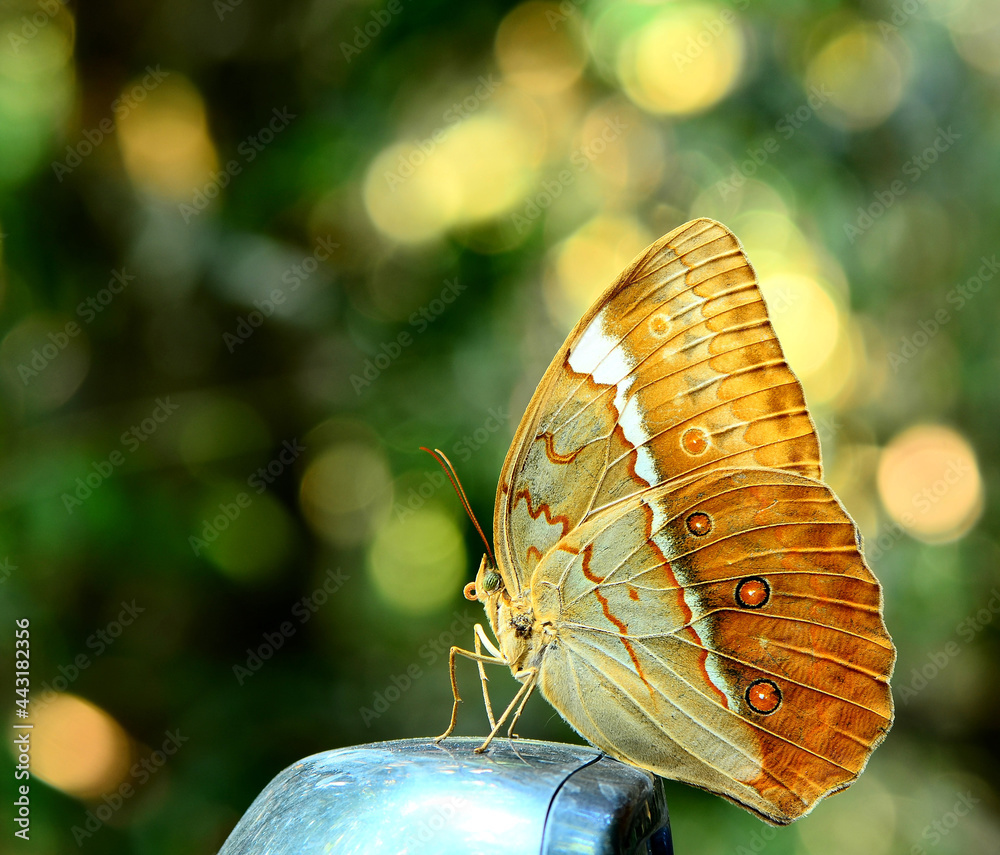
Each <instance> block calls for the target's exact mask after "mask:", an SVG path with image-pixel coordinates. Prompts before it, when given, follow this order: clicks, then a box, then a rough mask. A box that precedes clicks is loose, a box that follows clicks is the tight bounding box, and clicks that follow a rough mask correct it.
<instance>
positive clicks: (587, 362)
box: [569, 309, 615, 382]
mask: <svg viewBox="0 0 1000 855" xmlns="http://www.w3.org/2000/svg"><path fill="white" fill-rule="evenodd" d="M614 346H615V342H614V341H613V340H612V339H611V338H609V337H608V336H606V335H605V334H604V309H601V311H599V312H598V313H597V314H596V315H594V319H593V320H592V321H591V322H590V325H589V326H588V327H587V328H586V329H585V330H584V331H583V335H581V336H580V340H579V341H578V342H577V343H576V344H574V345H573V347H571V348H570V351H569V367H570V368H572V369H573V370H574V371H575V372H576V373H577V374H593V373H594V371H595V370H596V369H597V366H598V365H599V364H600V362H601V360H602V359H604V357H605V356H607V355H608V352H609V351H610V350H611V349H612V348H613V347H614ZM594 379H595V380H596V379H597V378H596V377H595V378H594ZM598 382H600V381H598Z"/></svg>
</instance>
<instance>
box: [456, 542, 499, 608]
mask: <svg viewBox="0 0 1000 855" xmlns="http://www.w3.org/2000/svg"><path fill="white" fill-rule="evenodd" d="M506 593H507V591H506V589H505V588H504V584H503V577H502V576H501V575H500V574H499V573H498V572H497V568H496V567H494V566H493V564H492V562H491V561H490V559H489V556H488V555H484V556H483V560H482V561H480V562H479V572H478V573H476V581H475V582H470V583H469V584H468V585H466V586H465V598H466V599H467V600H479V602H481V603H483V604H486V603H488V602H489V599H490V598H491V597H500V596H504V595H505V594H506ZM487 611H490V609H489V608H487Z"/></svg>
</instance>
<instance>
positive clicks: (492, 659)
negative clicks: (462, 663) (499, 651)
mask: <svg viewBox="0 0 1000 855" xmlns="http://www.w3.org/2000/svg"><path fill="white" fill-rule="evenodd" d="M459 654H461V655H462V656H464V657H465V658H466V659H472V660H473V661H474V662H485V663H487V664H493V665H506V664H507V660H506V659H503V658H500V657H497V656H484V655H483V654H481V653H473V652H472V651H471V650H463V649H462V648H461V647H452V648H451V651H450V652H449V653H448V671H449V673H450V674H451V694H452V696H453V697H454V698H455V702H454V703H453V704H452V705H451V721H450V722H449V724H448V729H447V730H446V731H445V732H444V733H442V734H441V735H440V736H438V737H437V738H435V740H434V741H435V742H440V741H441V740H442V739H447V738H448V737H449V736H451V733H452V731H453V730H454V729H455V723H456V722H457V721H458V705H459V704H460V703H462V698H461V697H460V696H459V694H458V681H457V680H456V679H455V657H456V656H457V655H459Z"/></svg>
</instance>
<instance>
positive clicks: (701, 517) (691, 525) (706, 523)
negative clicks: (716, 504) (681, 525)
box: [687, 512, 712, 537]
mask: <svg viewBox="0 0 1000 855" xmlns="http://www.w3.org/2000/svg"><path fill="white" fill-rule="evenodd" d="M687 527H688V531H689V532H691V534H693V535H694V536H695V537H704V536H705V535H706V534H708V533H709V532H710V531H711V530H712V518H711V517H710V516H709V515H708V514H703V513H701V512H699V513H696V514H691V516H689V517H688V518H687Z"/></svg>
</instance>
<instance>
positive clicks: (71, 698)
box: [30, 695, 130, 798]
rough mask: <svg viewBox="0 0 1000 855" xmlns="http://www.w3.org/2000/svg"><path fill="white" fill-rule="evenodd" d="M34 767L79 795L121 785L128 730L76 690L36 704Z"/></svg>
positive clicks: (126, 760)
mask: <svg viewBox="0 0 1000 855" xmlns="http://www.w3.org/2000/svg"><path fill="white" fill-rule="evenodd" d="M31 717H32V723H33V724H34V725H35V726H34V728H33V729H32V731H31V751H30V754H31V772H32V775H36V776H38V777H39V778H41V779H42V780H43V781H45V782H46V783H48V784H51V785H52V786H53V787H55V788H56V789H59V790H62V791H63V792H64V793H67V794H68V795H71V796H75V797H77V798H92V797H94V796H98V795H100V794H101V793H106V792H109V791H111V790H114V789H116V788H117V787H118V785H119V783H121V781H122V780H124V778H125V775H126V774H127V771H128V768H129V759H130V748H129V746H130V741H129V738H128V735H127V734H126V733H125V731H124V730H122V728H121V727H120V726H119V724H118V722H116V721H115V720H114V719H113V718H112V717H111V716H110V715H108V714H107V713H106V712H105V711H104V710H102V709H100V708H99V707H96V706H94V704H92V703H90V702H88V701H85V700H83V699H82V698H78V697H76V696H75V695H57V696H56V697H55V698H54V699H53V700H52V701H50V702H49V703H48V704H45V705H44V706H42V705H36V706H34V707H32V712H31Z"/></svg>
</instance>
